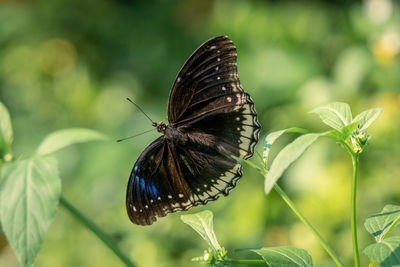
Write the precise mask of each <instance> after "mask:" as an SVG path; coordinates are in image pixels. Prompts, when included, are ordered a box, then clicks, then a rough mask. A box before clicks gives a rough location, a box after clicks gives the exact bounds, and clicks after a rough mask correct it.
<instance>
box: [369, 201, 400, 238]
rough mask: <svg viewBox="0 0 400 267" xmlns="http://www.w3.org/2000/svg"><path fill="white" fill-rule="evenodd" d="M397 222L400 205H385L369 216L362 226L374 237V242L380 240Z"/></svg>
mask: <svg viewBox="0 0 400 267" xmlns="http://www.w3.org/2000/svg"><path fill="white" fill-rule="evenodd" d="M399 222H400V206H397V205H386V206H385V207H384V208H383V210H382V211H381V212H380V213H377V214H374V215H371V216H369V217H368V218H367V220H366V221H365V223H364V226H365V229H367V231H368V233H370V234H371V235H373V236H374V237H375V239H376V242H382V240H383V239H385V237H386V236H387V234H388V233H389V232H390V231H391V230H392V229H393V228H394V227H395V226H396V225H397V223H399Z"/></svg>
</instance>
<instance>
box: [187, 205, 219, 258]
mask: <svg viewBox="0 0 400 267" xmlns="http://www.w3.org/2000/svg"><path fill="white" fill-rule="evenodd" d="M181 220H182V221H183V222H184V223H186V224H187V225H189V226H190V227H192V228H193V229H194V230H195V231H196V232H197V233H198V234H199V235H200V236H201V237H202V238H203V239H204V240H206V241H207V243H208V245H209V246H210V247H211V248H213V249H214V251H215V252H217V251H218V250H221V249H222V248H221V246H220V245H219V243H218V241H217V237H216V236H215V233H214V226H213V213H212V212H211V211H209V210H205V211H202V212H198V213H194V214H189V215H181Z"/></svg>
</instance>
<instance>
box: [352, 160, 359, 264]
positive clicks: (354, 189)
mask: <svg viewBox="0 0 400 267" xmlns="http://www.w3.org/2000/svg"><path fill="white" fill-rule="evenodd" d="M351 161H352V163H353V187H352V190H351V235H352V238H353V252H354V266H355V267H360V254H359V251H358V239H357V181H358V177H357V175H358V154H355V153H351Z"/></svg>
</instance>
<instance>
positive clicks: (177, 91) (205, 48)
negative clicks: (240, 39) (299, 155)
mask: <svg viewBox="0 0 400 267" xmlns="http://www.w3.org/2000/svg"><path fill="white" fill-rule="evenodd" d="M236 60H237V53H236V47H235V45H234V44H233V42H232V41H231V40H230V39H229V38H228V37H226V36H219V37H215V38H213V39H211V40H209V41H207V42H205V43H204V44H202V45H201V46H200V47H199V48H198V49H197V50H196V51H195V52H194V53H193V54H192V55H191V56H190V57H189V59H188V60H187V61H186V63H185V64H184V65H183V67H182V69H181V70H180V71H179V73H178V75H177V78H176V80H175V83H174V85H173V88H172V90H171V93H170V98H169V103H168V119H169V121H170V123H171V125H174V126H175V127H177V128H180V129H181V130H183V131H185V132H199V133H206V134H212V135H214V136H216V137H218V142H220V143H223V144H226V146H229V147H231V148H232V146H233V147H236V150H235V149H231V150H232V152H233V153H232V154H233V155H235V156H239V157H243V158H249V157H250V156H252V155H253V152H254V147H255V145H256V144H257V141H258V134H259V132H260V128H261V127H260V124H259V123H258V121H257V113H256V111H255V109H254V103H253V101H252V100H251V98H250V96H249V95H248V94H247V93H246V92H244V90H243V88H242V86H241V84H240V80H239V77H238V75H237V64H236Z"/></svg>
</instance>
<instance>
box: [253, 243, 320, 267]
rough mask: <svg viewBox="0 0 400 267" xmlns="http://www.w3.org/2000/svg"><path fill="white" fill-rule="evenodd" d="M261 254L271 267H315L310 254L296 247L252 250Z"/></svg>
mask: <svg viewBox="0 0 400 267" xmlns="http://www.w3.org/2000/svg"><path fill="white" fill-rule="evenodd" d="M252 251H254V252H255V253H257V254H259V255H260V256H261V257H262V258H263V259H264V260H265V262H266V263H267V264H268V265H269V266H270V267H281V266H285V267H298V266H301V267H311V266H313V263H312V258H311V256H310V254H308V253H307V251H305V250H304V249H299V248H295V247H269V248H261V249H252Z"/></svg>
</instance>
